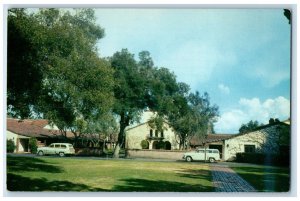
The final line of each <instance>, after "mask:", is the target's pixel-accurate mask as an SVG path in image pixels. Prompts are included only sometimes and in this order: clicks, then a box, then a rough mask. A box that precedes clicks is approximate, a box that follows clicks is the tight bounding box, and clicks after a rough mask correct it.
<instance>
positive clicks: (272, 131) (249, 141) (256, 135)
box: [224, 125, 280, 160]
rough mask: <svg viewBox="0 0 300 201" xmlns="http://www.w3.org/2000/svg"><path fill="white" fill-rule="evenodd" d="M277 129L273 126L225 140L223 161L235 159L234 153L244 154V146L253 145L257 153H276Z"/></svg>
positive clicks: (277, 146) (278, 136)
mask: <svg viewBox="0 0 300 201" xmlns="http://www.w3.org/2000/svg"><path fill="white" fill-rule="evenodd" d="M277 128H278V126H276V125H274V126H270V127H266V128H264V129H261V130H258V131H254V132H250V133H247V134H243V135H239V136H236V137H234V138H231V139H228V140H225V144H224V159H225V160H230V159H233V158H235V157H236V153H239V152H245V145H255V149H256V150H255V152H258V153H259V152H260V153H271V154H275V153H278V152H279V144H280V143H279V142H280V139H279V138H280V133H279V132H278V131H277Z"/></svg>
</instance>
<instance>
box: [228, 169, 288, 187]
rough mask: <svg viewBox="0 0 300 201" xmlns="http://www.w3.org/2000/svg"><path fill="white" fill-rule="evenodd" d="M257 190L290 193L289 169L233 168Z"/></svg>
mask: <svg viewBox="0 0 300 201" xmlns="http://www.w3.org/2000/svg"><path fill="white" fill-rule="evenodd" d="M232 169H233V170H235V172H236V173H238V174H239V175H240V176H241V177H242V178H243V179H245V180H246V181H247V182H249V183H250V184H251V185H252V186H253V187H254V188H255V189H256V190H258V191H262V192H288V191H289V190H290V171H289V169H288V168H272V167H266V168H256V167H236V168H232Z"/></svg>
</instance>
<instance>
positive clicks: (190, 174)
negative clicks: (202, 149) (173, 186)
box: [179, 169, 212, 181]
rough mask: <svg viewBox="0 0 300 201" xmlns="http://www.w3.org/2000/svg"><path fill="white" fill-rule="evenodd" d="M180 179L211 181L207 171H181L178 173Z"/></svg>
mask: <svg viewBox="0 0 300 201" xmlns="http://www.w3.org/2000/svg"><path fill="white" fill-rule="evenodd" d="M179 176H180V177H187V178H191V179H203V180H208V181H211V180H212V178H211V174H210V171H209V170H191V169H188V170H183V171H181V172H180V173H179Z"/></svg>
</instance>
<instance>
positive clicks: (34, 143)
mask: <svg viewBox="0 0 300 201" xmlns="http://www.w3.org/2000/svg"><path fill="white" fill-rule="evenodd" d="M28 146H29V149H30V152H31V153H33V154H36V151H37V148H38V146H37V140H36V138H34V137H32V138H30V139H29V145H28Z"/></svg>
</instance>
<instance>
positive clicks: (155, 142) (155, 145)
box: [152, 141, 159, 149]
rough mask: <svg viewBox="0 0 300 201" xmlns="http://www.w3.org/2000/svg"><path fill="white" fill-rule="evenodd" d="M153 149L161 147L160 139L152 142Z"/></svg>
mask: <svg viewBox="0 0 300 201" xmlns="http://www.w3.org/2000/svg"><path fill="white" fill-rule="evenodd" d="M152 149H159V147H158V141H154V142H153V143H152Z"/></svg>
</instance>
